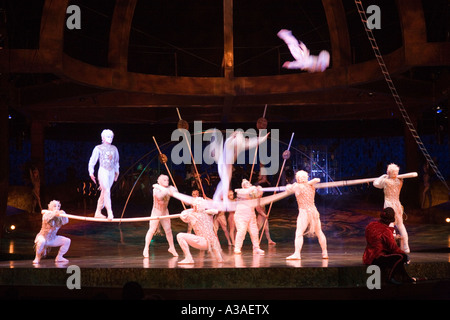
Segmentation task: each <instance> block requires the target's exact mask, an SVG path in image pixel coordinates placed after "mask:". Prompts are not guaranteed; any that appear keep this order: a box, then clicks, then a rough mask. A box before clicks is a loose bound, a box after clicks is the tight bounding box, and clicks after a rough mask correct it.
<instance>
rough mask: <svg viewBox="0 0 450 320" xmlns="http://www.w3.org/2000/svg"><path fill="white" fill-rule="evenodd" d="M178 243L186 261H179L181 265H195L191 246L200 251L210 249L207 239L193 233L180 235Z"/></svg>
mask: <svg viewBox="0 0 450 320" xmlns="http://www.w3.org/2000/svg"><path fill="white" fill-rule="evenodd" d="M177 241H178V244H179V245H180V247H181V250H183V253H184V260H181V261H179V262H178V263H179V264H191V263H194V259H193V258H192V255H191V251H190V250H189V246H192V247H193V248H196V249H199V250H207V249H208V242H207V241H206V239H205V238H203V237H200V236H197V235H195V234H192V233H178V234H177Z"/></svg>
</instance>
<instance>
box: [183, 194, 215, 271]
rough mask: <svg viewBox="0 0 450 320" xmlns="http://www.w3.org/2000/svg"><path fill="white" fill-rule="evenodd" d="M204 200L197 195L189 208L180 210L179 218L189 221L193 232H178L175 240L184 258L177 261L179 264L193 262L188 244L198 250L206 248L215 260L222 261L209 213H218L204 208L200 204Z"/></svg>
mask: <svg viewBox="0 0 450 320" xmlns="http://www.w3.org/2000/svg"><path fill="white" fill-rule="evenodd" d="M202 202H204V200H203V199H202V198H200V197H198V198H197V199H196V200H195V201H194V203H193V205H192V208H191V209H186V210H184V211H183V212H181V216H180V218H181V220H183V221H184V222H186V223H189V224H190V225H191V226H192V228H193V229H194V232H195V234H190V233H178V234H177V241H178V243H179V245H180V247H181V249H182V250H183V253H184V256H185V259H184V260H182V261H180V262H178V263H180V264H191V263H194V259H193V258H192V255H191V252H190V250H189V246H192V247H194V248H197V249H199V250H208V251H210V252H211V253H212V254H213V255H214V256H215V258H216V260H217V262H223V258H222V248H221V247H220V243H219V239H218V238H217V234H216V233H215V231H214V226H213V221H212V219H211V215H215V214H217V213H218V211H217V210H215V209H209V210H206V209H205V208H204V206H203V205H202Z"/></svg>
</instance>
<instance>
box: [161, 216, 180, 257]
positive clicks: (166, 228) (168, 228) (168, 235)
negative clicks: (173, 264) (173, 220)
mask: <svg viewBox="0 0 450 320" xmlns="http://www.w3.org/2000/svg"><path fill="white" fill-rule="evenodd" d="M161 225H162V227H163V229H164V233H165V234H166V239H167V242H168V243H169V250H168V251H169V252H170V253H171V254H172V255H173V256H174V257H178V253H177V251H176V250H175V245H174V243H173V235H172V227H171V226H170V220H169V219H166V220H161Z"/></svg>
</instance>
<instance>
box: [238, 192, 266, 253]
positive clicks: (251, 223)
mask: <svg viewBox="0 0 450 320" xmlns="http://www.w3.org/2000/svg"><path fill="white" fill-rule="evenodd" d="M262 194H263V191H262V188H261V187H255V186H251V187H249V188H243V189H237V190H236V196H237V199H238V200H250V199H257V198H261V196H262ZM234 221H235V224H236V230H237V231H236V239H235V248H234V253H236V254H240V253H241V248H242V244H243V243H244V239H245V235H246V233H247V231H248V233H249V234H250V239H251V241H252V244H253V253H257V254H264V251H263V250H261V249H260V247H259V233H258V224H257V221H256V213H255V207H254V206H252V205H249V204H246V203H245V202H244V201H243V202H239V201H238V202H237V205H236V211H235V213H234Z"/></svg>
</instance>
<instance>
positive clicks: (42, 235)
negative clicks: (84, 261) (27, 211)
mask: <svg viewBox="0 0 450 320" xmlns="http://www.w3.org/2000/svg"><path fill="white" fill-rule="evenodd" d="M60 209H61V203H60V202H59V201H56V200H53V201H51V202H50V203H49V204H48V210H42V227H41V231H39V233H38V234H37V235H36V238H35V240H34V243H35V249H36V257H35V259H34V261H33V263H34V264H38V263H39V262H40V260H41V258H42V257H45V255H46V254H47V249H48V248H49V247H59V251H58V255H57V256H56V258H55V261H56V262H67V261H68V260H67V259H66V258H64V257H63V256H64V254H65V253H66V252H67V251H68V250H69V247H70V239H69V238H66V237H63V236H59V235H57V233H58V230H59V228H61V226H63V225H65V224H67V223H68V222H69V219H68V218H67V217H59V214H60V213H65V212H64V211H62V210H60Z"/></svg>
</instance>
